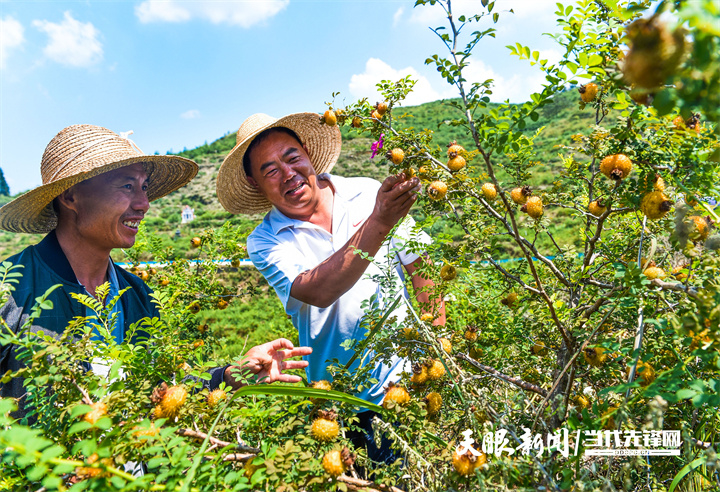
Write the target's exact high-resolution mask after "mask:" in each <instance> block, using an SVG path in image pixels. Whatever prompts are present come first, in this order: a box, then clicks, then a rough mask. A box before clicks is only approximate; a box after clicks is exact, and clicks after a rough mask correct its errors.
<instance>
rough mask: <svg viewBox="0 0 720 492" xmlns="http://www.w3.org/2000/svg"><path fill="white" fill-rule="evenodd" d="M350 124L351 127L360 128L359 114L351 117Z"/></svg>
mask: <svg viewBox="0 0 720 492" xmlns="http://www.w3.org/2000/svg"><path fill="white" fill-rule="evenodd" d="M350 126H352V127H353V128H360V127H361V126H362V119H361V118H360V117H359V116H355V117H354V118H353V119H352V123H350Z"/></svg>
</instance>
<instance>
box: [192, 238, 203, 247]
mask: <svg viewBox="0 0 720 492" xmlns="http://www.w3.org/2000/svg"><path fill="white" fill-rule="evenodd" d="M201 244H202V239H200V238H199V237H197V236H195V237H194V238H192V239H191V240H190V246H192V247H193V248H199V247H200V245H201Z"/></svg>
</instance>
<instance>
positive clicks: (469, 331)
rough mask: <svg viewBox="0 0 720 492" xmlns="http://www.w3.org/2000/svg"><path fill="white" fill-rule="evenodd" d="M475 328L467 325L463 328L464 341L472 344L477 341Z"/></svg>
mask: <svg viewBox="0 0 720 492" xmlns="http://www.w3.org/2000/svg"><path fill="white" fill-rule="evenodd" d="M477 332H478V329H477V326H473V325H468V326H466V327H465V340H467V341H468V342H474V341H475V340H477Z"/></svg>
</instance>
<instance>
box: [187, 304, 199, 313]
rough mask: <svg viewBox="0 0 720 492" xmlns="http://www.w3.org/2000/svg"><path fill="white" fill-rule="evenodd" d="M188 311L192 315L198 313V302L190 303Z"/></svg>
mask: <svg viewBox="0 0 720 492" xmlns="http://www.w3.org/2000/svg"><path fill="white" fill-rule="evenodd" d="M188 310H189V311H190V312H191V313H193V314H197V313H199V312H200V303H199V302H198V301H193V302H191V303H190V305H189V306H188Z"/></svg>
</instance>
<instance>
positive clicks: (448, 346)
mask: <svg viewBox="0 0 720 492" xmlns="http://www.w3.org/2000/svg"><path fill="white" fill-rule="evenodd" d="M438 342H440V346H441V347H442V349H443V351H444V352H445V353H446V354H449V353H451V352H452V349H453V346H452V342H451V341H450V340H448V339H447V338H438Z"/></svg>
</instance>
